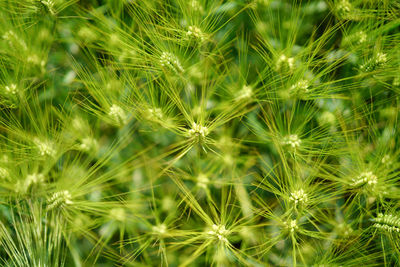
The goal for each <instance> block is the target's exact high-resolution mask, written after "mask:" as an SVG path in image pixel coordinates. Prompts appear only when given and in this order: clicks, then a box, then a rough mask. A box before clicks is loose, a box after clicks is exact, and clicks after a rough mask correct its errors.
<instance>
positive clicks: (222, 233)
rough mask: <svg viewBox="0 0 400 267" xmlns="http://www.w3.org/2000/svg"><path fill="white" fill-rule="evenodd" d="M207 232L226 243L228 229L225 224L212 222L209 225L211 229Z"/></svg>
mask: <svg viewBox="0 0 400 267" xmlns="http://www.w3.org/2000/svg"><path fill="white" fill-rule="evenodd" d="M208 234H209V235H210V236H212V237H215V238H217V239H218V240H219V241H222V242H224V243H228V239H227V236H228V234H229V231H228V230H227V229H226V228H225V225H223V224H219V225H217V224H213V225H212V226H211V230H210V231H208Z"/></svg>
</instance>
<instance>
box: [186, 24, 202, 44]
mask: <svg viewBox="0 0 400 267" xmlns="http://www.w3.org/2000/svg"><path fill="white" fill-rule="evenodd" d="M186 36H188V37H194V38H196V39H198V40H200V41H201V42H202V41H204V33H203V32H202V31H201V29H200V28H199V27H197V26H193V25H192V26H189V27H188V31H187V32H186Z"/></svg>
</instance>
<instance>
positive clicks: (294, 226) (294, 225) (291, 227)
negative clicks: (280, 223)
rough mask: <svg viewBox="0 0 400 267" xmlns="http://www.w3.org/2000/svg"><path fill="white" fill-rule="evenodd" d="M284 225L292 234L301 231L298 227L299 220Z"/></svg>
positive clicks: (289, 221)
mask: <svg viewBox="0 0 400 267" xmlns="http://www.w3.org/2000/svg"><path fill="white" fill-rule="evenodd" d="M284 225H285V227H286V229H288V230H289V231H290V232H291V233H293V232H294V231H296V230H297V229H299V227H298V226H297V220H288V221H286V222H284Z"/></svg>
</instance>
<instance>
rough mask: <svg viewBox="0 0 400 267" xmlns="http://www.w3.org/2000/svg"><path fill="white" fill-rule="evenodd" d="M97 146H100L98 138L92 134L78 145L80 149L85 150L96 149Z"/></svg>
mask: <svg viewBox="0 0 400 267" xmlns="http://www.w3.org/2000/svg"><path fill="white" fill-rule="evenodd" d="M97 147H98V143H97V140H96V139H94V138H93V137H90V136H88V137H85V138H83V139H82V140H81V143H80V144H79V146H78V148H79V150H82V151H84V152H89V151H92V150H96V149H97Z"/></svg>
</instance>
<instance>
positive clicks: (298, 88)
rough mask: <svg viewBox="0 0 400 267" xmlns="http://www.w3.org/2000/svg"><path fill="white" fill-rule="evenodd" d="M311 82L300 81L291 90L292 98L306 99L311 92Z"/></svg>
mask: <svg viewBox="0 0 400 267" xmlns="http://www.w3.org/2000/svg"><path fill="white" fill-rule="evenodd" d="M309 87H310V82H309V81H308V80H300V81H298V82H297V83H295V84H293V85H292V86H291V87H290V88H289V94H290V95H291V96H292V97H298V98H304V97H306V95H307V93H308V92H309V89H308V88H309Z"/></svg>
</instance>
